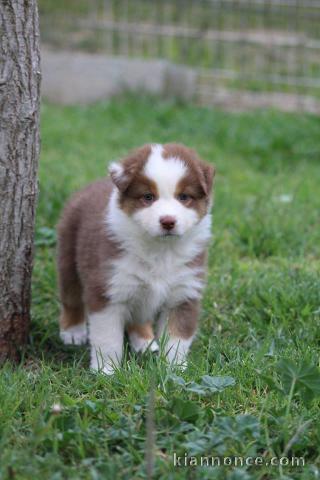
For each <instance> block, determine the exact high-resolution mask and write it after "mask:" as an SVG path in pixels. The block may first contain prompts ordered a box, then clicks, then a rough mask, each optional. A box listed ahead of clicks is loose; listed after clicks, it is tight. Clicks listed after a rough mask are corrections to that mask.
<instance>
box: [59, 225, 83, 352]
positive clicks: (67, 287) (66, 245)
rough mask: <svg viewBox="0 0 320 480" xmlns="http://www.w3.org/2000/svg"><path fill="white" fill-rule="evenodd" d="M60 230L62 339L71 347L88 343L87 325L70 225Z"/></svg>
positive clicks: (60, 321)
mask: <svg viewBox="0 0 320 480" xmlns="http://www.w3.org/2000/svg"><path fill="white" fill-rule="evenodd" d="M63 227H64V228H60V232H59V233H60V238H59V243H58V280H59V290H60V300H61V304H62V306H61V307H62V308H61V314H60V320H59V323H60V337H61V339H62V341H63V342H64V343H65V344H67V345H69V344H74V345H82V344H84V343H86V342H87V339H88V333H87V324H86V318H85V309H84V305H83V301H82V287H81V283H80V279H79V276H78V273H77V269H76V260H75V245H74V239H73V238H72V237H71V236H70V235H68V225H67V224H66V225H63Z"/></svg>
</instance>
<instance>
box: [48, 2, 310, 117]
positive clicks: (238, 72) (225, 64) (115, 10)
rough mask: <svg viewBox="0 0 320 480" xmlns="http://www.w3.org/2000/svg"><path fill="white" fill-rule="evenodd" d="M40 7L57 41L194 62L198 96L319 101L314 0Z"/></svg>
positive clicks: (207, 100) (63, 44)
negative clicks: (249, 96)
mask: <svg viewBox="0 0 320 480" xmlns="http://www.w3.org/2000/svg"><path fill="white" fill-rule="evenodd" d="M40 13H41V16H40V18H41V30H42V39H43V41H44V42H45V43H48V44H50V45H54V46H55V47H57V48H68V49H80V50H85V51H89V52H104V53H106V54H108V55H119V56H127V57H139V58H141V57H142V58H165V59H168V60H170V61H172V62H174V63H177V64H182V65H187V66H189V67H192V68H194V69H196V70H197V73H198V82H197V91H196V100H197V101H198V102H200V103H205V104H210V103H217V101H219V98H220V99H222V100H223V98H226V97H227V96H228V95H229V97H230V98H231V99H232V98H233V99H235V98H236V97H235V95H236V94H237V95H238V96H237V98H238V99H239V98H240V97H241V95H242V96H243V95H248V93H249V92H251V94H252V95H253V97H252V98H262V99H263V98H266V99H267V98H271V96H270V95H273V97H272V98H275V99H277V98H278V99H280V97H279V94H280V93H281V94H282V99H283V98H285V99H287V101H295V102H296V104H297V105H296V106H298V107H299V108H300V107H301V108H304V107H307V109H310V108H309V107H310V105H311V103H312V101H314V103H317V102H319V101H320V0H305V1H303V0H170V1H169V0H152V1H151V0H95V1H90V0H78V1H76V0H69V2H63V1H62V0H55V1H54V0H41V1H40ZM254 95H256V97H254ZM263 95H264V97H263ZM257 96H258V97H257ZM277 96H278V97H277ZM232 101H235V100H232ZM311 110H312V108H311Z"/></svg>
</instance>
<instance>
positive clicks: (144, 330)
mask: <svg viewBox="0 0 320 480" xmlns="http://www.w3.org/2000/svg"><path fill="white" fill-rule="evenodd" d="M127 332H128V333H129V334H130V333H136V334H137V335H138V336H139V337H140V338H143V339H145V340H152V339H153V338H154V333H153V329H152V322H146V323H130V324H129V325H128V326H127Z"/></svg>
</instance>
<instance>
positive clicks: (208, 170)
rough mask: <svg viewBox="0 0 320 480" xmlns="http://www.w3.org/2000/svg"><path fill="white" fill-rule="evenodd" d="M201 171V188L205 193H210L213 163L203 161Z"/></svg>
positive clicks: (213, 171) (213, 173) (214, 171)
mask: <svg viewBox="0 0 320 480" xmlns="http://www.w3.org/2000/svg"><path fill="white" fill-rule="evenodd" d="M202 173H203V180H202V182H201V186H202V188H203V191H204V193H205V194H206V195H210V193H211V190H212V185H213V179H214V176H215V174H216V170H215V168H214V166H213V165H210V164H209V163H204V162H203V164H202Z"/></svg>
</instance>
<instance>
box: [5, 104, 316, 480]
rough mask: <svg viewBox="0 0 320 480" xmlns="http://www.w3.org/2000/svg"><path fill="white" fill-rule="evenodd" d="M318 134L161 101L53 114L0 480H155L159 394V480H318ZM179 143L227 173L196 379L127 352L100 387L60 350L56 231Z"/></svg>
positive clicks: (274, 115)
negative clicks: (91, 188) (119, 162)
mask: <svg viewBox="0 0 320 480" xmlns="http://www.w3.org/2000/svg"><path fill="white" fill-rule="evenodd" d="M319 128H320V119H319V118H316V117H312V116H304V115H301V116H298V115H295V116H294V115H289V114H283V113H278V112H274V111H265V112H258V113H257V112H256V113H248V114H246V113H243V114H230V113H228V114H227V113H223V112H219V111H212V110H207V109H201V108H194V107H191V106H184V105H180V104H176V103H174V102H169V101H166V102H164V101H160V100H157V99H153V98H140V99H134V98H131V97H127V98H119V99H115V100H112V101H110V102H108V103H103V104H98V105H95V106H91V107H72V108H71V107H67V108H61V107H54V106H48V105H44V106H43V111H42V155H41V163H40V199H39V208H38V219H37V234H36V245H37V250H36V259H35V269H34V277H33V306H32V328H31V332H30V345H29V347H28V348H27V350H26V351H25V354H24V359H23V362H22V364H21V365H20V366H18V367H16V368H15V367H13V366H11V365H9V364H8V365H6V366H5V367H4V368H3V370H2V371H1V375H0V412H1V421H0V432H1V440H0V457H1V460H0V478H1V479H17V480H20V479H23V480H24V479H28V480H29V479H30V480H31V479H32V480H37V479H41V478H43V479H54V480H59V479H67V478H68V479H92V480H95V479H102V478H103V479H105V478H106V479H109V478H124V479H133V478H146V465H145V455H146V453H145V452H146V450H148V451H150V449H146V425H147V424H148V422H147V420H146V419H147V417H148V405H149V393H150V387H151V386H152V385H154V388H155V392H154V404H155V411H154V424H155V459H154V460H155V462H154V472H153V478H161V479H184V478H192V479H193V478H194V479H207V478H210V479H228V480H235V479H242V480H250V479H261V480H262V479H263V480H267V479H279V478H282V479H289V478H292V479H303V480H310V479H313V478H314V479H316V478H319V470H318V466H317V465H319V448H318V446H319V444H320V428H319V422H318V420H319V393H320V380H319V370H318V369H317V368H316V367H317V365H318V364H319V342H320V333H319V332H320V330H319V320H320V289H319V267H320V263H319V254H320V229H319V210H320V195H319V183H320V168H319V157H320V136H319ZM172 140H178V141H180V142H184V143H186V144H188V145H190V146H193V147H194V148H196V149H197V150H198V151H199V153H200V154H201V155H202V157H203V158H205V159H207V160H208V161H211V162H213V163H214V164H215V165H216V167H217V172H218V173H217V177H216V190H215V208H214V227H213V231H214V238H213V242H212V246H211V248H210V259H209V275H208V285H207V288H206V293H205V296H204V300H203V311H202V322H201V328H200V331H199V335H198V337H197V340H196V341H195V343H194V345H193V347H192V350H191V353H190V357H189V358H190V362H189V366H188V368H187V369H186V370H185V371H184V372H181V371H179V369H174V370H172V369H170V368H168V367H167V365H166V363H165V361H164V359H163V358H161V357H159V358H153V357H151V356H149V355H146V356H145V357H144V358H139V357H137V356H134V355H132V354H130V352H129V351H127V352H126V357H125V360H124V362H123V366H122V367H121V369H119V370H118V371H117V373H116V374H115V376H114V377H112V378H107V377H104V376H103V375H102V374H98V375H95V374H92V373H91V372H90V371H89V370H88V351H87V349H86V348H73V347H65V346H63V345H62V343H61V342H60V340H59V338H58V324H57V317H58V312H59V302H58V298H57V289H56V273H55V263H54V259H55V231H54V227H55V224H56V222H57V219H58V217H59V213H60V211H61V208H62V206H63V204H64V202H65V200H66V199H67V198H68V196H69V195H70V194H71V192H73V191H74V190H76V189H77V188H79V187H81V186H83V185H85V184H86V183H87V182H89V181H91V180H93V179H95V178H97V177H101V176H103V175H104V174H105V170H106V165H107V163H108V162H110V161H111V160H113V159H115V158H118V157H121V156H122V155H123V154H125V153H126V152H127V151H128V149H130V148H132V147H134V146H138V145H140V144H143V143H145V142H150V141H152V142H166V141H172ZM215 377H218V378H215ZM55 404H57V405H58V407H56V408H53V406H54V405H55ZM55 410H58V411H55ZM149 424H150V423H149ZM174 452H176V454H177V455H180V456H182V457H183V458H184V455H185V452H188V454H189V455H191V456H192V455H193V456H195V455H196V456H197V457H195V458H199V456H200V455H210V456H226V457H233V456H250V457H251V456H252V457H256V456H262V457H263V458H264V459H266V462H269V461H270V459H271V457H281V456H287V457H288V458H290V462H291V457H304V460H305V466H304V467H301V466H300V467H297V466H293V467H291V466H290V465H289V466H282V467H279V466H270V464H269V465H265V460H263V465H261V466H256V467H252V466H251V467H250V466H243V467H238V468H231V467H228V466H224V467H220V468H208V467H197V468H196V467H188V468H185V467H180V468H178V467H174V466H173V454H174Z"/></svg>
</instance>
